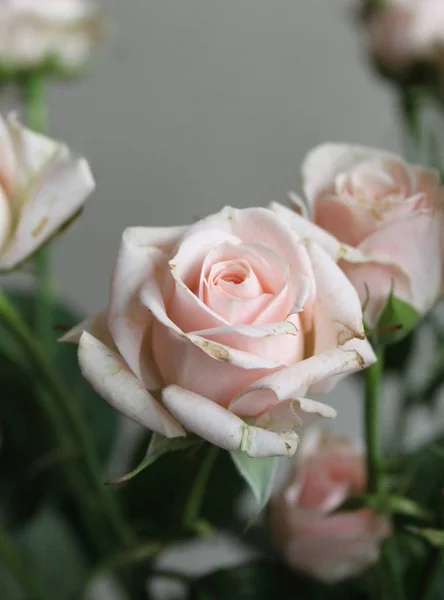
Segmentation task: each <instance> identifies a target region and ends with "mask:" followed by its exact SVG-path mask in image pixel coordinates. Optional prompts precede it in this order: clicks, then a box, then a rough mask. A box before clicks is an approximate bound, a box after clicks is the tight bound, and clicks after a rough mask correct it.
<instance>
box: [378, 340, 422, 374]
mask: <svg viewBox="0 0 444 600" xmlns="http://www.w3.org/2000/svg"><path fill="white" fill-rule="evenodd" d="M415 341H416V331H411V332H410V333H408V334H407V335H406V336H405V337H403V338H402V340H400V341H399V342H395V343H393V344H390V345H389V346H387V348H386V350H385V353H384V369H385V370H386V371H395V372H405V371H406V369H407V368H408V366H409V364H410V357H411V356H412V353H413V351H414V349H415Z"/></svg>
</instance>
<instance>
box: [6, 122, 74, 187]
mask: <svg viewBox="0 0 444 600" xmlns="http://www.w3.org/2000/svg"><path fill="white" fill-rule="evenodd" d="M7 127H8V131H9V135H10V138H11V141H12V144H13V148H14V154H15V173H14V175H15V178H16V180H18V183H20V185H21V186H24V187H26V186H29V185H30V183H31V182H32V181H33V180H34V178H35V177H37V176H39V175H40V173H41V171H42V170H44V169H45V168H46V167H47V166H48V164H49V163H51V162H52V161H53V160H54V158H55V157H56V156H57V155H58V156H60V157H61V159H66V158H68V157H69V155H70V152H69V149H68V148H67V146H65V145H64V144H61V143H60V142H56V141H55V140H53V139H51V138H49V137H46V136H44V135H41V134H40V133H36V132H35V131H32V130H31V129H28V128H27V127H23V125H22V124H21V123H20V122H19V121H18V119H17V117H16V115H15V114H14V113H12V114H10V115H9V116H8V119H7Z"/></svg>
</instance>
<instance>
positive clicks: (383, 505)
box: [364, 494, 430, 519]
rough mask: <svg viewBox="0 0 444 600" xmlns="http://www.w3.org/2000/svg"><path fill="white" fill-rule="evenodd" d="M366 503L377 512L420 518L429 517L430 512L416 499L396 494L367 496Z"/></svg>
mask: <svg viewBox="0 0 444 600" xmlns="http://www.w3.org/2000/svg"><path fill="white" fill-rule="evenodd" d="M364 504H365V505H366V506H368V507H369V508H373V509H374V510H375V511H376V512H380V513H385V514H388V515H392V514H397V515H404V516H406V517H414V518H418V519H429V518H430V513H429V511H427V510H426V509H425V508H423V507H422V506H420V505H419V504H418V503H417V502H415V501H414V500H411V499H410V498H405V497H403V496H397V495H394V494H387V495H385V494H383V495H378V496H376V495H375V496H367V497H366V498H365V500H364Z"/></svg>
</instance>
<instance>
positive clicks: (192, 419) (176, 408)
mask: <svg viewBox="0 0 444 600" xmlns="http://www.w3.org/2000/svg"><path fill="white" fill-rule="evenodd" d="M162 395H163V401H164V404H165V406H166V407H167V408H168V410H169V411H170V412H171V414H173V415H174V416H175V417H176V419H177V420H178V421H179V422H180V423H182V425H183V426H184V427H185V429H186V430H187V431H190V432H192V433H195V434H196V435H198V436H199V437H201V438H203V439H205V440H206V441H208V442H210V443H211V444H215V445H216V446H220V447H221V448H225V449H226V450H231V451H235V450H239V449H241V450H242V451H243V452H245V453H246V454H247V455H248V456H251V457H268V456H293V454H294V453H295V451H296V448H297V442H298V438H297V436H295V434H294V433H291V432H290V433H285V434H282V435H279V434H277V433H274V432H271V431H266V430H265V429H261V428H258V427H254V426H250V425H247V423H245V422H244V421H242V419H240V418H239V417H237V416H236V415H233V414H232V413H230V412H229V411H228V410H226V409H225V408H222V407H221V406H219V405H218V404H216V403H214V402H212V401H211V400H209V399H208V398H205V397H203V396H200V395H198V394H195V393H193V392H190V391H189V390H185V389H183V388H180V387H178V386H176V385H171V386H169V387H167V388H166V389H164V390H163V392H162Z"/></svg>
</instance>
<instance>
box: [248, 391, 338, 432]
mask: <svg viewBox="0 0 444 600" xmlns="http://www.w3.org/2000/svg"><path fill="white" fill-rule="evenodd" d="M336 415H337V412H336V411H335V409H334V408H332V407H331V406H328V405H327V404H322V403H321V402H316V401H315V400H310V399H309V398H295V399H293V400H283V401H282V402H279V403H278V404H276V405H275V406H273V407H271V408H270V409H268V410H266V411H264V412H263V413H262V414H260V415H259V417H257V419H255V421H254V425H256V426H257V427H264V428H266V429H268V430H270V431H275V432H276V433H283V432H285V431H295V430H303V429H306V428H307V427H311V425H313V423H315V422H316V421H318V420H319V419H334V418H335V417H336Z"/></svg>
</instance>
